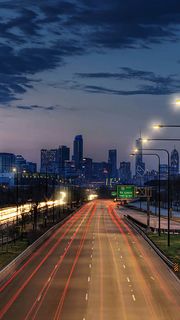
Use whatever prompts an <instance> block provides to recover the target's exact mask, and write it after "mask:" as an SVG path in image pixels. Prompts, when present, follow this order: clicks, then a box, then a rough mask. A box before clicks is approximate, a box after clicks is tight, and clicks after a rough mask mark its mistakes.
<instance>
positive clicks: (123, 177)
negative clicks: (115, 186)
mask: <svg viewBox="0 0 180 320" xmlns="http://www.w3.org/2000/svg"><path fill="white" fill-rule="evenodd" d="M119 175H120V182H121V183H124V184H126V183H131V163H130V162H125V161H123V162H120V168H119Z"/></svg>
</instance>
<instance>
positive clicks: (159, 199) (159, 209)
mask: <svg viewBox="0 0 180 320" xmlns="http://www.w3.org/2000/svg"><path fill="white" fill-rule="evenodd" d="M144 150H147V149H142V151H144ZM135 151H136V152H135V153H132V154H131V155H132V156H135V155H136V154H137V153H138V152H139V150H138V149H135ZM143 156H155V157H157V158H158V233H159V236H160V235H161V175H160V156H159V154H157V153H143Z"/></svg>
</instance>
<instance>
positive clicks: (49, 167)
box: [41, 149, 58, 173]
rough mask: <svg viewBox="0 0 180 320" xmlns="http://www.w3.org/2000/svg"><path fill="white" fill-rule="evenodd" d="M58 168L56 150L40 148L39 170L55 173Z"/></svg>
mask: <svg viewBox="0 0 180 320" xmlns="http://www.w3.org/2000/svg"><path fill="white" fill-rule="evenodd" d="M57 168H58V150H57V149H51V150H47V149H41V172H42V173H57Z"/></svg>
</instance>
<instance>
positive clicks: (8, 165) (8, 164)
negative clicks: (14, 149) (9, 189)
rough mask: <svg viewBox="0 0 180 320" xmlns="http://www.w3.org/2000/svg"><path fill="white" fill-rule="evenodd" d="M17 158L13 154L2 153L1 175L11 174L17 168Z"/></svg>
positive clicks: (0, 161)
mask: <svg viewBox="0 0 180 320" xmlns="http://www.w3.org/2000/svg"><path fill="white" fill-rule="evenodd" d="M15 161H16V157H15V155H14V154H13V153H0V173H10V172H12V171H13V167H14V166H15Z"/></svg>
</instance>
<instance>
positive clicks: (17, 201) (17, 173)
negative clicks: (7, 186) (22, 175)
mask: <svg viewBox="0 0 180 320" xmlns="http://www.w3.org/2000/svg"><path fill="white" fill-rule="evenodd" d="M13 172H14V173H16V212H17V214H16V222H17V223H18V210H19V172H18V169H17V168H13Z"/></svg>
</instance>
